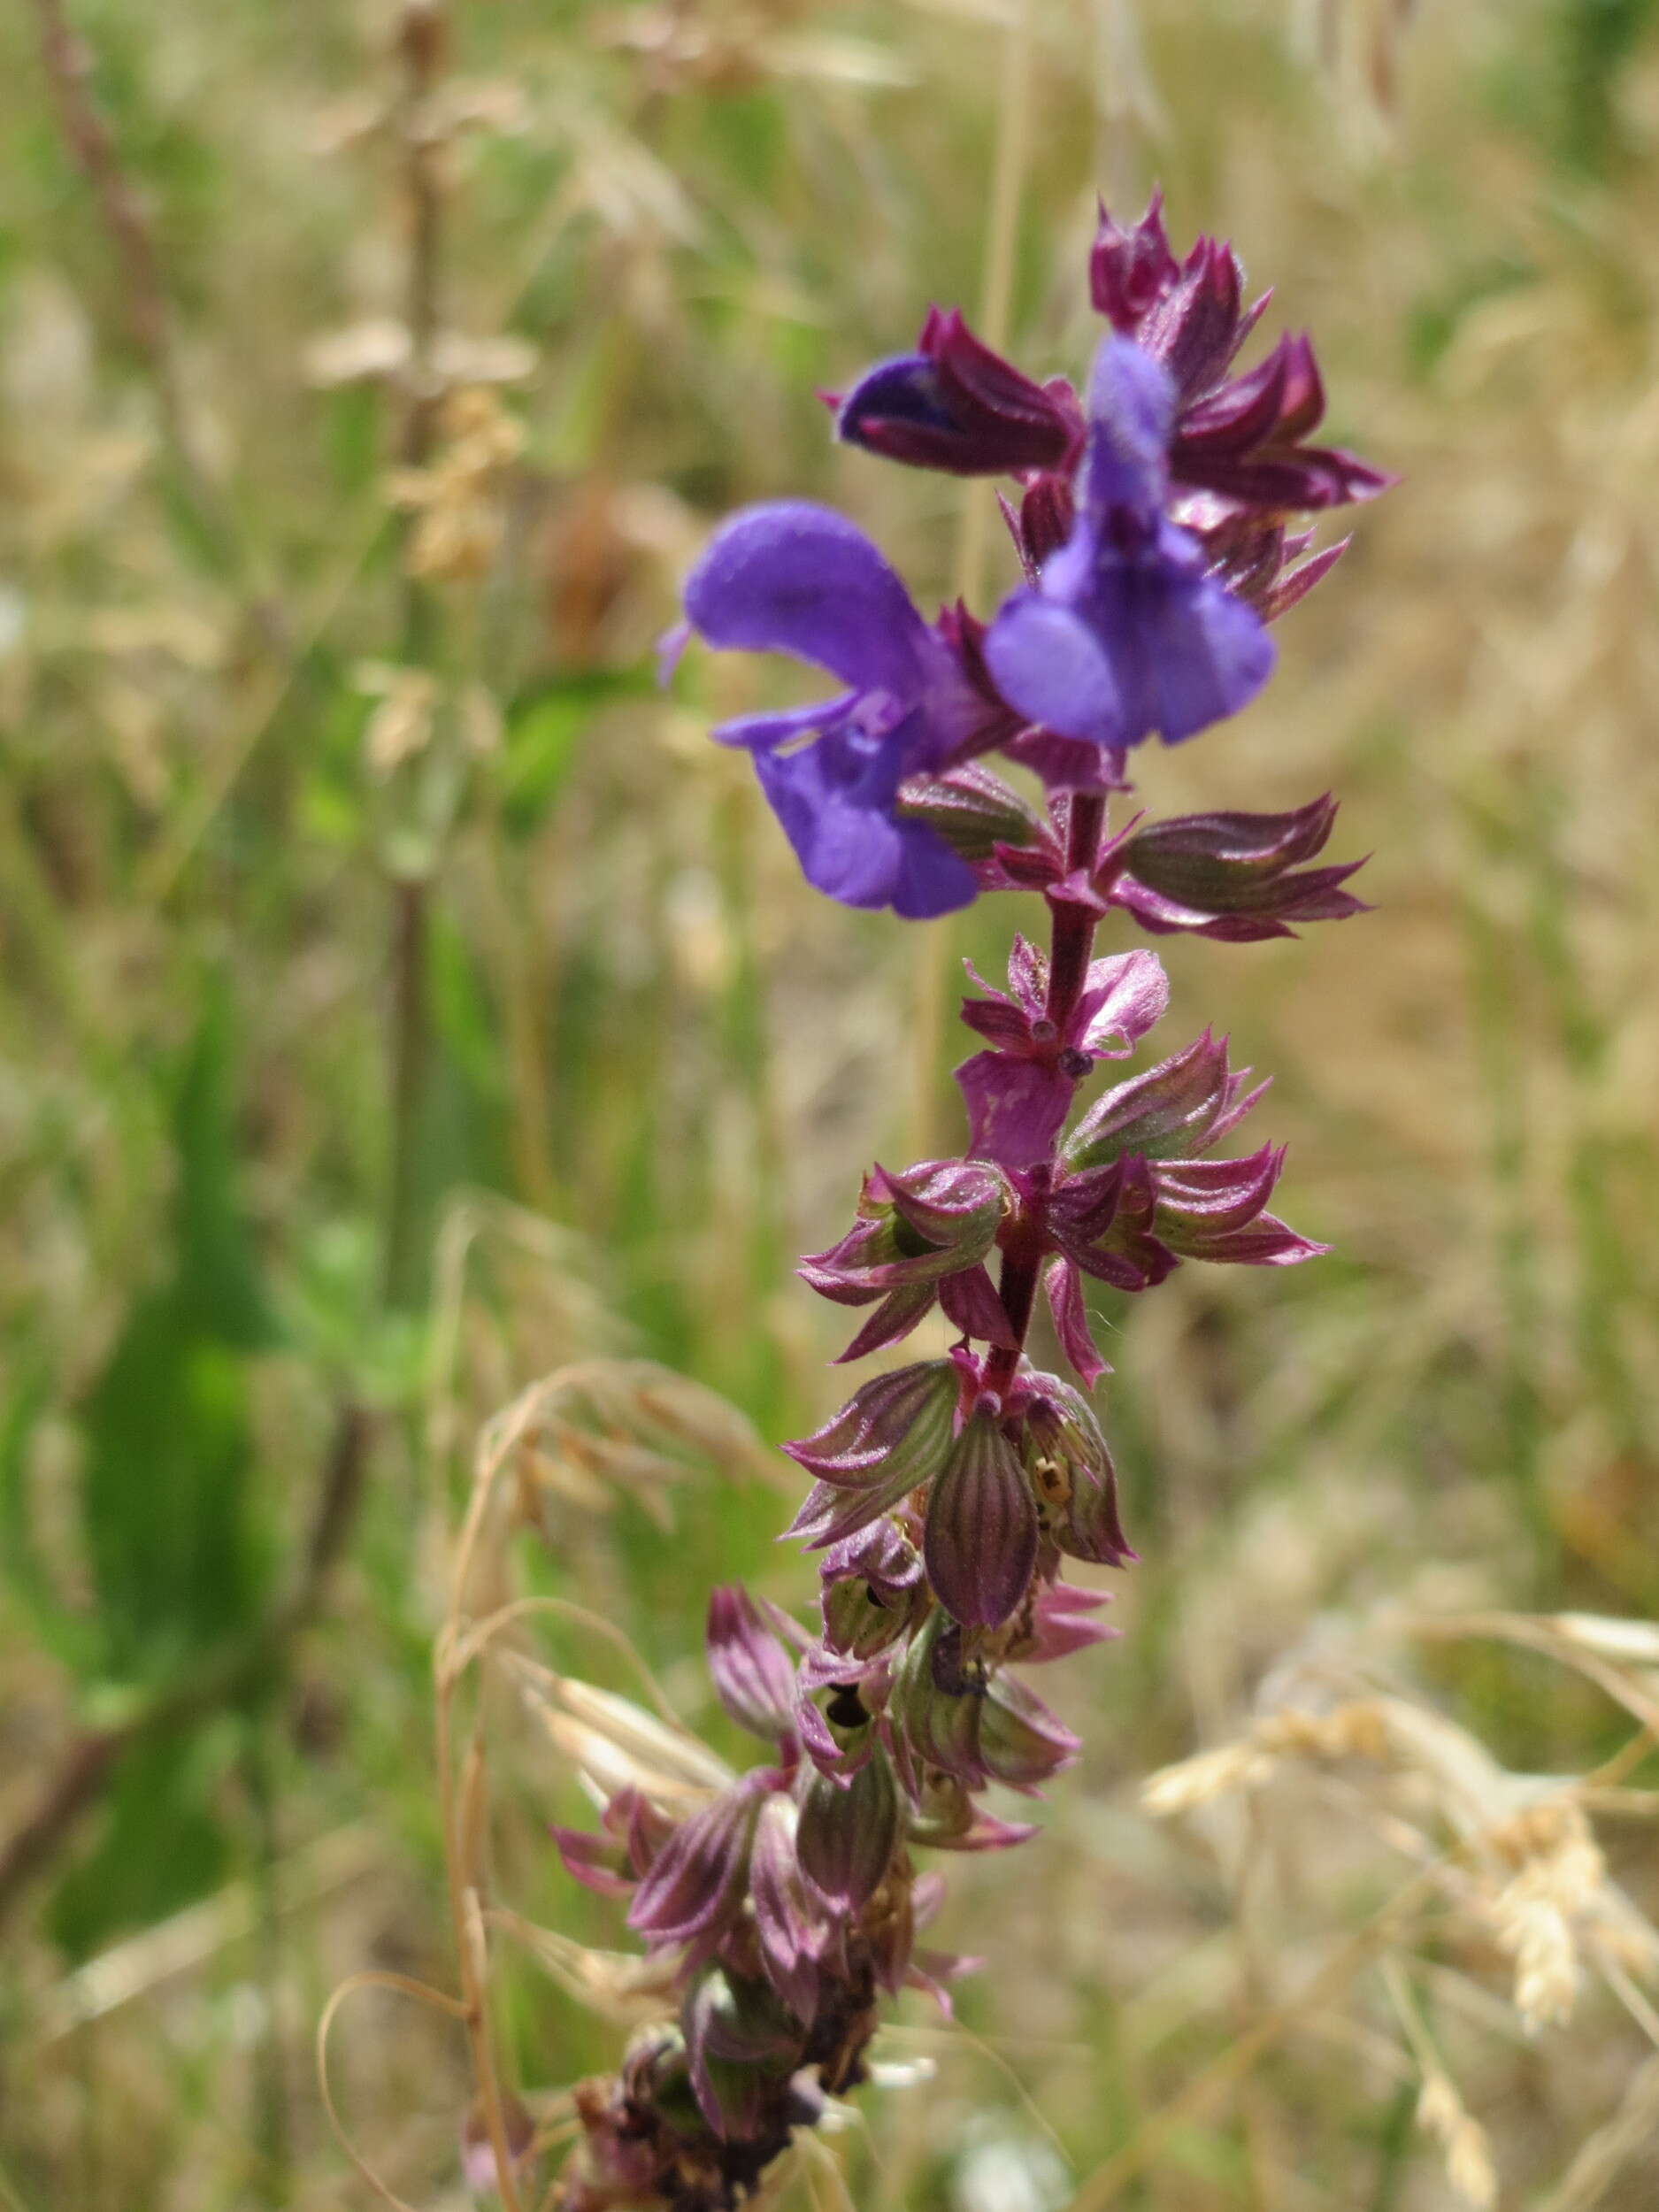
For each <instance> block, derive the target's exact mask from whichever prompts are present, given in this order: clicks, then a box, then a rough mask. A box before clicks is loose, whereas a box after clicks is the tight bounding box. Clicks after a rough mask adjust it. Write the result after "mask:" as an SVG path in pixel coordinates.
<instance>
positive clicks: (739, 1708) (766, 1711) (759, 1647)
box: [705, 1583, 795, 1742]
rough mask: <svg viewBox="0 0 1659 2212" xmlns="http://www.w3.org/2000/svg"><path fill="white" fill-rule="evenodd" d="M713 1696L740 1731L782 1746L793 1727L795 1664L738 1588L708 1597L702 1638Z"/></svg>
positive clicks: (730, 1585) (732, 1585)
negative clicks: (704, 1632)
mask: <svg viewBox="0 0 1659 2212" xmlns="http://www.w3.org/2000/svg"><path fill="white" fill-rule="evenodd" d="M705 1643H706V1647H707V1651H708V1659H709V1673H710V1678H712V1680H713V1683H714V1688H715V1694H716V1695H717V1696H718V1699H719V1701H720V1702H721V1704H722V1705H724V1706H725V1708H726V1711H727V1712H728V1713H729V1714H730V1715H731V1717H732V1718H733V1720H734V1721H735V1722H736V1723H737V1724H738V1726H739V1727H740V1728H746V1729H747V1730H748V1731H749V1734H750V1735H751V1736H760V1737H763V1738H769V1739H771V1740H772V1741H774V1742H780V1741H782V1740H784V1739H785V1738H786V1737H787V1736H789V1735H790V1734H791V1733H792V1732H793V1731H794V1725H795V1663H794V1661H793V1660H792V1659H791V1658H790V1656H789V1655H788V1653H787V1651H786V1650H785V1648H784V1647H783V1645H782V1643H781V1642H780V1640H779V1639H778V1637H777V1635H776V1634H775V1633H774V1632H773V1631H772V1629H771V1628H770V1627H768V1625H767V1624H766V1620H765V1617H764V1615H763V1614H762V1612H761V1609H760V1608H759V1607H758V1606H757V1604H756V1602H755V1601H754V1599H753V1598H752V1597H750V1596H749V1593H748V1591H747V1590H745V1589H744V1588H743V1587H742V1586H741V1584H738V1583H727V1584H725V1585H723V1586H721V1587H719V1588H718V1589H716V1590H713V1591H711V1592H710V1595H709V1620H708V1629H707V1632H706V1636H705Z"/></svg>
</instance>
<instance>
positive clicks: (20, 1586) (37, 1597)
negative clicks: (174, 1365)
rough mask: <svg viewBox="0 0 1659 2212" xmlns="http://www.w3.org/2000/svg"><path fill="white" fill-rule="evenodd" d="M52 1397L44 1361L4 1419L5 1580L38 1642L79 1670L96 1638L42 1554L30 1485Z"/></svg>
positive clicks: (0, 1567)
mask: <svg viewBox="0 0 1659 2212" xmlns="http://www.w3.org/2000/svg"><path fill="white" fill-rule="evenodd" d="M49 1396H50V1389H49V1382H48V1376H47V1371H46V1367H45V1363H44V1362H43V1361H39V1362H37V1363H35V1365H34V1366H33V1367H32V1368H31V1369H29V1370H28V1371H26V1372H25V1373H24V1374H23V1375H22V1376H21V1377H20V1379H19V1383H18V1386H17V1388H16V1389H15V1390H14V1391H13V1393H12V1396H11V1398H10V1399H9V1400H8V1401H7V1402H6V1406H5V1410H4V1415H3V1416H0V1576H4V1580H5V1584H6V1586H7V1588H8V1589H9V1590H10V1591H11V1593H12V1597H13V1598H14V1600H15V1601H16V1602H17V1603H18V1605H19V1606H20V1607H21V1609H23V1611H24V1613H25V1614H27V1617H28V1622H29V1625H30V1627H31V1628H32V1629H33V1630H34V1632H35V1639H36V1640H37V1641H38V1642H39V1643H40V1644H41V1645H42V1646H43V1647H44V1648H45V1649H46V1650H48V1651H50V1653H51V1655H52V1656H53V1657H54V1658H55V1659H58V1660H60V1661H62V1663H64V1664H65V1666H67V1667H70V1668H72V1669H73V1670H75V1671H78V1672H79V1671H84V1670H85V1669H86V1668H87V1666H88V1663H89V1662H90V1660H91V1657H92V1654H93V1650H94V1646H95V1640H94V1637H93V1633H92V1631H91V1628H90V1625H89V1624H88V1623H87V1622H86V1621H84V1620H83V1619H82V1618H81V1616H80V1615H78V1614H77V1613H76V1612H74V1610H73V1609H72V1608H71V1607H70V1606H68V1605H67V1604H65V1601H64V1598H63V1594H62V1592H61V1591H60V1590H59V1588H58V1583H57V1579H56V1578H55V1577H54V1575H53V1574H52V1571H51V1569H50V1565H49V1564H48V1563H47V1561H46V1559H45V1558H44V1557H43V1556H42V1552H41V1548H40V1544H39V1541H38V1540H37V1536H36V1532H35V1514H34V1507H33V1499H32V1494H31V1490H30V1485H29V1471H30V1470H29V1457H30V1450H31V1447H32V1446H33V1444H34V1441H35V1429H36V1427H37V1426H38V1425H39V1422H40V1417H41V1415H42V1412H43V1411H44V1410H45V1408H46V1405H47V1402H48V1399H49Z"/></svg>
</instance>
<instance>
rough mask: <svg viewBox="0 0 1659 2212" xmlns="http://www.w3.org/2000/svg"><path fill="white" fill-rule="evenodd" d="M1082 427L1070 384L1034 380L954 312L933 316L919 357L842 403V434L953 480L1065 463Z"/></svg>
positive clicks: (902, 360) (882, 373) (876, 374)
mask: <svg viewBox="0 0 1659 2212" xmlns="http://www.w3.org/2000/svg"><path fill="white" fill-rule="evenodd" d="M1081 430H1082V423H1081V418H1080V416H1079V411H1078V405H1077V400H1076V396H1075V395H1074V394H1073V393H1072V391H1071V387H1070V386H1069V385H1067V384H1065V383H1064V382H1062V381H1058V380H1056V382H1055V383H1053V384H1048V385H1043V384H1037V383H1033V380H1032V379H1031V378H1030V377H1028V376H1025V375H1024V374H1022V373H1021V372H1020V371H1019V370H1018V369H1017V368H1015V367H1014V365H1013V364H1012V363H1011V362H1009V361H1004V360H1003V359H1002V356H1001V355H1000V354H997V353H994V352H993V351H992V350H991V349H990V347H989V346H987V345H985V344H983V343H982V342H981V341H980V340H979V339H978V338H976V337H975V336H974V334H973V333H972V331H971V330H970V329H969V328H968V326H967V325H966V323H964V320H963V319H962V317H961V316H960V315H959V314H958V313H957V312H956V311H955V310H954V309H952V310H951V311H950V312H949V313H948V314H947V313H941V311H940V310H939V309H938V308H936V307H935V308H932V309H930V310H929V311H928V316H927V319H926V322H925V323H924V324H923V326H922V334H921V338H920V340H919V342H918V351H917V352H915V353H908V354H902V355H900V356H899V357H897V358H896V359H895V360H891V361H881V362H878V363H877V365H876V366H875V367H874V368H872V369H868V370H866V371H865V373H864V375H863V376H862V377H860V378H859V380H858V381H857V383H856V385H854V387H853V388H852V390H851V391H850V392H849V393H848V394H847V396H846V397H845V398H844V399H843V400H842V401H841V406H840V409H839V411H838V412H837V414H836V418H835V434H836V436H837V437H838V438H840V439H841V440H842V441H843V442H845V443H846V444H849V445H857V446H863V447H864V449H865V450H866V451H867V452H871V453H879V454H881V455H883V456H884V457H886V458H887V460H890V461H905V462H908V463H909V464H910V465H911V466H912V467H914V468H931V469H943V470H945V471H946V472H949V474H951V475H954V476H1009V475H1019V474H1023V473H1025V472H1026V471H1028V470H1032V469H1056V468H1060V467H1062V466H1064V464H1065V462H1066V460H1067V458H1068V457H1069V456H1070V454H1071V451H1072V449H1073V448H1074V446H1075V445H1076V444H1077V442H1078V441H1079V437H1080V435H1081Z"/></svg>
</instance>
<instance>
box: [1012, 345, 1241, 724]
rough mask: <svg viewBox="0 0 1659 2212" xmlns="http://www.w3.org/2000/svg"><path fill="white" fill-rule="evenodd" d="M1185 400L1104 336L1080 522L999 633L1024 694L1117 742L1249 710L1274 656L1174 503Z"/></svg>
mask: <svg viewBox="0 0 1659 2212" xmlns="http://www.w3.org/2000/svg"><path fill="white" fill-rule="evenodd" d="M1174 407H1175V388H1174V385H1173V384H1172V382H1171V378H1170V375H1169V373H1168V372H1167V370H1165V369H1164V367H1163V366H1162V365H1160V364H1159V363H1158V362H1157V361H1156V360H1155V359H1153V357H1151V355H1150V354H1148V353H1146V352H1144V351H1142V350H1141V348H1140V347H1139V346H1137V345H1134V344H1133V343H1132V342H1130V341H1129V340H1127V339H1125V338H1108V339H1107V340H1105V341H1104V342H1103V343H1102V346H1101V349H1100V351H1099V353H1098V354H1097V355H1096V356H1095V361H1094V374H1093V376H1092V378H1091V380H1090V384H1089V406H1088V413H1089V434H1088V448H1087V454H1086V456H1085V458H1084V461H1083V465H1082V469H1081V471H1080V472H1079V484H1078V512H1077V520H1076V523H1075V525H1074V526H1073V528H1072V532H1071V536H1070V537H1069V538H1068V539H1067V541H1066V542H1065V544H1064V546H1063V547H1062V548H1061V549H1060V550H1059V551H1058V552H1057V553H1056V554H1055V555H1053V556H1052V557H1051V558H1050V559H1049V560H1048V563H1047V565H1045V566H1044V568H1043V570H1042V573H1041V581H1040V583H1039V584H1038V586H1037V588H1035V589H1034V590H1027V591H1023V592H1018V593H1017V594H1016V595H1014V597H1013V598H1011V599H1010V600H1009V601H1008V602H1007V603H1006V604H1005V605H1004V606H1003V608H1002V612H1001V613H1000V614H999V615H998V616H997V618H996V620H995V622H994V623H993V624H992V626H991V630H990V634H989V635H988V637H987V640H986V647H985V651H986V659H987V664H988V665H989V667H990V671H991V673H992V675H993V676H994V677H995V680H996V683H997V685H998V687H1000V689H1001V690H1002V694H1003V695H1004V697H1005V698H1006V699H1007V700H1008V702H1009V703H1010V705H1011V706H1013V707H1015V708H1017V709H1018V710H1019V711H1020V712H1021V713H1022V714H1024V715H1025V716H1027V717H1028V718H1029V719H1030V720H1031V721H1033V723H1041V725H1042V726H1043V727H1044V728H1045V729H1048V730H1051V731H1054V732H1056V733H1058V734H1059V735H1060V736H1062V737H1070V738H1076V739H1081V740H1086V741H1087V742H1089V743H1090V744H1093V745H1095V746H1098V747H1101V748H1102V749H1104V750H1105V751H1107V752H1109V753H1112V754H1118V753H1121V752H1122V751H1123V750H1124V749H1125V748H1126V747H1128V746H1131V745H1137V744H1139V743H1140V742H1141V741H1142V740H1143V739H1145V738H1147V737H1149V736H1150V735H1152V733H1154V732H1155V731H1156V733H1158V734H1159V735H1161V736H1162V737H1163V738H1164V741H1165V742H1166V743H1167V744H1175V743H1178V742H1179V741H1180V740H1182V739H1184V738H1188V737H1191V736H1193V735H1194V733H1196V732H1197V731H1199V730H1202V729H1203V728H1205V727H1207V726H1208V725H1209V724H1210V723H1212V722H1217V721H1220V720H1221V719H1222V718H1224V717H1225V716H1226V715H1230V714H1235V713H1237V711H1238V710H1239V709H1240V707H1242V706H1245V705H1247V704H1248V702H1249V701H1250V700H1251V699H1253V698H1254V697H1255V696H1256V693H1257V692H1258V691H1259V690H1260V689H1261V687H1262V686H1263V684H1264V683H1265V682H1266V681H1267V679H1268V676H1269V674H1270V672H1271V669H1272V665H1273V647H1272V643H1271V640H1270V639H1269V637H1268V635H1267V633H1266V631H1265V630H1264V628H1263V626H1262V623H1261V620H1260V618H1258V617H1257V616H1256V614H1255V613H1254V612H1253V611H1251V610H1250V609H1249V608H1248V607H1247V606H1246V605H1244V603H1242V602H1241V601H1240V600H1238V599H1235V598H1233V596H1232V595H1231V594H1230V593H1228V592H1227V591H1226V589H1225V588H1224V587H1223V586H1222V585H1221V584H1219V583H1217V582H1216V581H1215V580H1214V579H1213V578H1211V577H1210V575H1208V574H1207V572H1206V567H1207V564H1206V560H1205V556H1204V550H1203V548H1202V545H1201V544H1200V542H1199V541H1198V540H1197V539H1196V538H1195V537H1194V536H1193V534H1191V532H1189V531H1187V530H1183V529H1180V528H1179V527H1178V526H1177V525H1175V524H1174V523H1172V522H1171V521H1170V520H1169V519H1168V518H1167V516H1166V514H1165V512H1164V509H1165V504H1166V502H1167V500H1168V497H1169V489H1170V481H1169V445H1170V436H1171V428H1172V425H1173V417H1174Z"/></svg>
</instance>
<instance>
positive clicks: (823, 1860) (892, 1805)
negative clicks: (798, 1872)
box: [795, 1746, 900, 1913]
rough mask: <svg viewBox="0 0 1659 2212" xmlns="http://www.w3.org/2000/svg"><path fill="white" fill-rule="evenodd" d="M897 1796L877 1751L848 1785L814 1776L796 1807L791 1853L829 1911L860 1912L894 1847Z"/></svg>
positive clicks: (888, 1769)
mask: <svg viewBox="0 0 1659 2212" xmlns="http://www.w3.org/2000/svg"><path fill="white" fill-rule="evenodd" d="M899 1825H900V1813H899V1793H898V1785H897V1783H896V1782H895V1779H894V1776H893V1766H892V1763H891V1761H890V1760H889V1759H888V1757H887V1753H886V1752H885V1751H883V1750H882V1749H881V1748H880V1747H879V1746H878V1747H876V1748H875V1749H874V1751H873V1752H872V1755H871V1756H870V1757H869V1758H868V1759H866V1760H865V1761H864V1764H863V1765H862V1766H861V1767H860V1768H859V1769H858V1770H857V1772H856V1774H855V1775H854V1776H853V1777H852V1778H851V1780H850V1781H848V1782H845V1783H842V1782H834V1781H832V1780H831V1779H830V1778H828V1776H826V1775H823V1774H814V1775H813V1776H812V1778H811V1779H810V1781H809V1782H808V1784H807V1786H806V1795H805V1796H804V1798H803V1800H802V1804H801V1822H800V1827H799V1829H798V1831H797V1832H796V1837H795V1848H796V1850H797V1852H798V1854H799V1856H800V1862H801V1867H802V1870H803V1872H804V1874H805V1875H806V1877H807V1878H808V1880H809V1881H810V1882H811V1883H812V1884H813V1886H815V1887H816V1888H817V1889H818V1890H819V1891H821V1892H822V1893H823V1894H824V1896H826V1898H828V1899H829V1901H830V1902H831V1903H832V1904H834V1905H840V1906H842V1907H844V1908H845V1909H847V1910H848V1911H849V1912H853V1913H858V1912H862V1911H863V1910H864V1907H865V1906H866V1905H867V1904H868V1903H869V1901H870V1900H871V1899H872V1897H873V1896H874V1895H875V1893H876V1891H877V1890H878V1889H879V1887H880V1886H881V1883H882V1880H883V1878H884V1877H885V1876H886V1874H887V1868H888V1867H889V1865H891V1863H892V1861H893V1854H894V1852H895V1850H896V1849H897V1848H898V1842H899Z"/></svg>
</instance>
